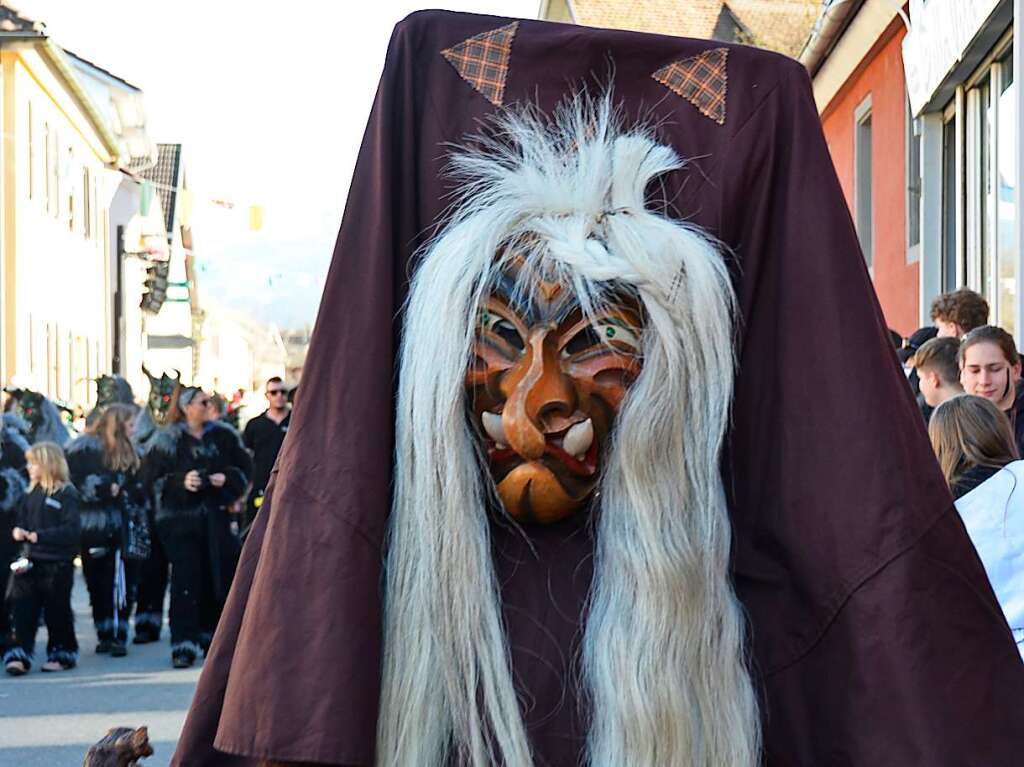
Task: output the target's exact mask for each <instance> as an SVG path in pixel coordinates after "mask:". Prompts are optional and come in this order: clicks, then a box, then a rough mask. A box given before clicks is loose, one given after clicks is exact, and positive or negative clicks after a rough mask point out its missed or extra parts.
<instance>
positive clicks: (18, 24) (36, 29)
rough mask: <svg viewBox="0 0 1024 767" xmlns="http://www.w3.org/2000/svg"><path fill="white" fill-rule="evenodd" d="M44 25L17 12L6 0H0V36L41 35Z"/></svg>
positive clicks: (43, 32) (44, 32)
mask: <svg viewBox="0 0 1024 767" xmlns="http://www.w3.org/2000/svg"><path fill="white" fill-rule="evenodd" d="M45 34H46V25H45V24H43V23H41V22H38V21H32V19H29V18H27V17H25V16H22V15H21V14H20V13H18V9H17V8H14V7H13V6H12V5H11V4H10V3H8V2H7V1H6V0H0V37H20V36H23V35H24V36H26V37H43V36H45Z"/></svg>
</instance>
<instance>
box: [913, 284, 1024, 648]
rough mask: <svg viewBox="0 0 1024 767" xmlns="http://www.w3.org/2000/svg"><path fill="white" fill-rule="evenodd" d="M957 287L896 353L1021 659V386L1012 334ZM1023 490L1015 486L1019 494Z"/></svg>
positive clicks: (1023, 546)
mask: <svg viewBox="0 0 1024 767" xmlns="http://www.w3.org/2000/svg"><path fill="white" fill-rule="evenodd" d="M988 315H989V307H988V303H987V302H986V301H985V299H984V298H983V297H982V296H981V295H979V294H978V293H975V292H974V291H972V290H968V289H966V288H961V289H960V290H956V291H953V292H950V293H945V294H943V295H941V296H939V297H938V298H937V299H935V301H934V302H933V304H932V307H931V319H932V321H933V322H934V325H933V326H932V327H927V328H920V329H919V330H917V331H916V332H914V333H913V334H912V335H911V336H910V338H909V339H907V340H906V341H905V342H903V344H902V347H901V348H900V349H899V351H898V355H899V357H900V359H901V361H902V362H903V363H904V366H905V370H906V372H907V374H908V380H909V382H910V385H911V387H912V389H913V390H914V392H915V394H916V396H917V400H918V405H919V407H920V408H921V412H922V415H923V416H924V418H925V421H926V422H927V424H928V436H929V438H930V440H931V444H932V448H933V450H934V451H935V457H936V459H937V461H938V464H939V468H940V469H941V471H942V475H943V477H944V478H945V480H946V483H947V484H948V485H949V489H950V492H951V494H952V495H953V498H954V499H955V500H956V506H957V509H958V511H959V512H960V515H961V517H962V519H963V521H964V525H965V527H966V529H967V531H968V533H969V534H970V536H971V539H972V541H973V542H974V544H975V547H976V549H977V550H978V554H979V556H980V558H981V560H982V563H983V564H984V566H985V569H986V572H987V573H988V575H989V580H990V581H991V583H992V586H993V589H994V591H995V593H996V596H997V597H998V598H999V601H1000V603H1001V604H1002V606H1003V610H1004V613H1005V614H1006V618H1007V620H1008V623H1009V626H1010V628H1011V629H1012V631H1013V633H1014V637H1015V639H1016V641H1017V643H1018V648H1019V649H1020V650H1021V653H1022V655H1024V593H1020V592H1021V587H1020V584H1019V577H1018V576H1017V574H1016V570H1017V567H1016V565H1015V563H1016V562H1018V561H1019V560H1020V558H1021V557H1022V556H1024V492H1018V491H1017V486H1018V485H1019V484H1021V483H1019V482H1018V481H1017V480H1018V478H1024V461H1022V460H1021V457H1022V456H1024V381H1022V380H1021V358H1020V354H1019V352H1018V350H1017V346H1016V344H1015V343H1014V340H1013V336H1012V335H1010V334H1009V333H1008V332H1006V330H1004V329H1002V328H1000V327H996V326H994V325H989V324H988ZM1022 491H1024V488H1022Z"/></svg>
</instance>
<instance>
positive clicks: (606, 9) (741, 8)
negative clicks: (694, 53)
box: [542, 0, 821, 57]
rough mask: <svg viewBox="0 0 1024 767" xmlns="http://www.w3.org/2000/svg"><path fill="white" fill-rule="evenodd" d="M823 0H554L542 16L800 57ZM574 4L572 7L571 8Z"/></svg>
mask: <svg viewBox="0 0 1024 767" xmlns="http://www.w3.org/2000/svg"><path fill="white" fill-rule="evenodd" d="M820 5H821V0H685V1H683V2H681V1H680V0H644V2H622V0H572V3H571V4H569V3H567V0H551V2H548V3H545V4H544V6H543V7H542V17H543V18H549V19H552V20H564V19H566V18H569V14H571V17H572V18H573V19H574V20H575V22H576V23H577V24H582V25H584V26H588V27H604V28H610V29H632V30H635V31H637V32H656V33H659V34H664V35H675V36H676V37H693V38H698V39H705V40H722V41H725V42H738V43H745V44H748V45H756V46H758V47H761V48H769V49H771V50H774V51H778V52H780V53H785V54H786V55H788V56H794V57H795V56H797V55H798V54H799V53H800V49H801V47H802V46H803V43H804V41H805V40H806V39H807V36H808V35H809V34H810V31H811V28H812V27H813V26H814V22H815V20H816V19H817V16H818V9H819V7H820ZM570 9H571V10H570Z"/></svg>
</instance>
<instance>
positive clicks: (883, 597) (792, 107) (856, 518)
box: [174, 11, 1024, 767]
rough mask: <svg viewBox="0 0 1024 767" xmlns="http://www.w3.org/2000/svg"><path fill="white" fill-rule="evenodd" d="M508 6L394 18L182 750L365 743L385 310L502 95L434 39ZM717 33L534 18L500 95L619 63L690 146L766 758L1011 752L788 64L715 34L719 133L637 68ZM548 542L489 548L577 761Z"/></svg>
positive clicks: (481, 26) (550, 743)
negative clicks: (732, 381) (723, 294)
mask: <svg viewBox="0 0 1024 767" xmlns="http://www.w3.org/2000/svg"><path fill="white" fill-rule="evenodd" d="M507 23H509V20H507V19H498V18H494V17H487V16H473V15H463V14H452V13H443V12H435V11H431V12H422V13H417V14H414V15H413V16H410V17H409V18H407V19H406V20H404V21H403V22H401V23H400V24H399V25H398V26H397V27H396V29H395V33H394V36H393V37H392V41H391V45H390V48H389V50H388V56H387V60H386V63H385V67H384V74H383V77H382V79H381V84H380V88H379V90H378V93H377V97H376V100H375V102H374V105H373V110H372V112H371V115H370V120H369V124H368V126H367V129H366V134H365V136H364V139H363V145H362V149H361V152H360V156H359V161H358V164H357V167H356V171H355V176H354V178H353V182H352V187H351V191H350V193H349V199H348V204H347V207H346V211H345V217H344V221H343V224H342V227H341V232H340V235H339V238H338V244H337V248H336V250H335V254H334V261H333V263H332V266H331V270H330V274H329V276H328V280H327V286H326V289H325V292H324V297H323V302H322V305H321V309H320V314H319V317H318V320H317V326H316V330H315V332H314V336H313V342H312V346H311V348H310V352H309V355H308V361H307V363H306V369H305V371H304V374H303V381H302V389H301V391H300V393H299V401H298V404H297V407H296V411H295V414H294V416H293V418H292V427H291V429H290V431H289V435H288V437H287V440H286V441H285V445H284V448H283V450H282V454H281V456H280V458H279V460H278V466H277V469H276V477H275V478H274V480H273V481H272V483H271V490H270V491H269V492H268V498H267V501H266V502H265V504H264V507H263V509H264V510H263V512H262V513H261V514H260V517H259V519H258V521H257V524H256V526H255V528H254V530H253V533H252V535H251V536H250V538H249V540H248V542H247V544H246V546H245V550H244V552H243V555H242V561H241V564H240V566H239V570H238V574H237V576H236V580H235V585H234V588H233V590H232V594H231V597H230V599H229V602H228V605H227V608H226V609H225V611H224V615H223V618H222V621H221V625H220V626H219V628H218V631H217V635H216V638H215V640H214V644H213V648H212V652H211V654H210V657H209V658H208V659H207V661H206V665H205V668H204V669H203V674H202V677H201V679H200V683H199V688H198V690H197V692H196V697H195V700H194V702H193V706H192V710H191V712H190V714H189V717H188V721H187V723H186V727H185V731H184V733H183V735H182V738H181V741H180V743H179V747H178V751H177V754H176V756H175V761H174V764H176V765H181V766H182V767H185V766H186V765H187V766H188V767H205V766H206V765H239V767H241V766H242V765H254V764H256V762H257V760H258V758H274V759H278V760H284V761H296V762H299V761H308V762H315V763H323V764H333V765H371V764H372V763H373V758H374V730H375V724H376V713H377V704H378V688H379V671H378V667H379V661H380V625H381V615H380V611H381V593H380V580H381V564H382V557H383V552H382V540H383V534H384V529H385V524H386V518H387V513H388V508H389V503H390V481H391V464H392V456H391V453H392V437H393V386H394V378H395V375H396V372H397V371H396V367H395V352H396V349H397V345H398V332H399V328H400V320H399V317H398V314H399V310H400V307H401V303H402V300H403V299H404V297H405V292H406V286H407V281H408V277H409V274H410V270H411V268H412V266H413V264H412V259H413V254H414V252H415V250H416V248H417V247H418V246H419V245H420V244H422V242H423V241H424V238H425V237H426V236H428V235H429V234H430V232H431V231H433V228H434V227H435V226H436V225H437V224H438V223H439V222H440V221H441V215H442V212H443V209H444V206H445V204H446V197H445V195H446V193H447V191H448V188H447V186H446V182H445V180H444V178H443V177H442V175H441V167H442V165H443V162H444V154H445V152H446V145H447V144H448V143H449V142H457V141H458V140H459V139H460V137H462V136H464V135H466V134H467V133H470V132H473V131H475V130H477V129H478V122H477V121H478V120H479V119H480V118H483V117H486V116H487V115H489V114H492V113H493V112H494V110H495V107H493V106H492V105H491V104H490V103H489V102H488V101H487V100H486V99H485V98H484V97H483V96H481V95H480V94H479V93H478V92H476V91H475V90H473V89H472V88H471V87H470V86H469V85H468V84H467V83H466V82H465V81H464V80H462V79H461V78H460V76H459V74H458V73H457V72H456V70H455V68H454V67H453V66H452V65H451V64H450V63H449V62H448V61H447V60H446V59H445V58H444V57H443V56H442V55H441V51H442V50H444V49H446V48H449V47H451V46H453V45H457V44H458V43H460V42H462V41H463V40H466V39H467V38H469V37H471V36H473V35H476V34H479V33H482V32H487V31H489V30H493V29H497V28H499V27H501V26H503V25H505V24H507ZM720 47H723V45H722V44H720V43H713V42H709V41H697V40H687V39H680V38H672V37H665V36H658V35H642V34H637V33H629V32H614V31H605V30H594V29H587V28H583V27H575V26H568V25H560V24H550V23H543V22H531V21H523V22H521V23H520V25H519V27H518V30H517V31H516V35H515V39H514V41H513V43H512V52H511V61H510V67H509V74H508V81H507V84H506V91H505V103H506V104H511V103H514V102H517V101H527V100H529V101H532V102H535V103H537V104H539V106H540V107H541V108H542V109H544V110H548V111H550V110H551V108H552V107H553V106H554V105H555V104H556V103H558V101H560V100H561V99H562V98H564V96H565V95H566V94H568V93H570V92H572V90H573V89H575V88H578V87H580V86H582V85H586V86H588V87H592V88H593V87H596V86H595V84H605V83H608V82H610V83H611V84H612V85H613V86H614V92H615V95H616V98H617V99H618V100H620V101H621V102H622V105H623V109H624V113H625V114H626V115H627V117H629V118H644V119H646V120H647V121H648V122H651V123H653V124H656V125H657V126H658V128H657V132H658V135H659V137H660V139H661V140H663V141H665V142H667V143H670V144H671V145H672V146H674V147H675V149H676V150H677V151H678V152H679V153H680V154H681V155H682V156H683V157H688V158H692V161H691V162H690V164H689V165H688V166H687V168H686V169H684V170H682V171H680V172H678V173H676V174H674V175H673V176H671V177H670V178H667V179H665V182H664V188H663V189H659V190H655V191H656V192H657V194H656V197H661V196H664V198H665V199H666V200H667V201H668V211H669V212H670V213H671V214H672V215H675V216H677V217H680V218H685V219H687V220H690V221H693V222H695V223H697V224H700V225H701V226H703V227H705V228H706V229H708V230H709V231H710V232H711V233H712V234H714V235H716V236H718V237H719V238H720V239H721V240H722V241H723V242H724V243H725V244H726V245H727V246H728V247H729V248H730V249H731V255H730V258H731V259H732V266H733V274H734V277H735V283H736V289H737V293H738V295H739V300H740V307H741V312H742V325H741V330H740V334H739V339H738V348H737V351H738V354H739V360H740V368H739V375H738V378H737V382H736V395H735V402H734V411H733V412H734V415H733V428H732V431H731V435H730V438H729V444H728V449H727V452H726V454H725V455H724V456H723V464H722V465H723V476H724V478H725V482H726V489H727V493H728V495H729V501H730V512H731V515H732V519H733V523H734V529H735V542H734V560H735V563H734V572H735V581H736V586H737V590H738V592H739V595H740V597H741V599H742V600H743V602H744V604H745V606H746V608H747V611H748V614H749V617H750V634H751V646H752V650H753V652H752V656H753V661H752V663H753V667H754V672H755V678H756V681H757V683H758V685H759V688H760V690H761V692H762V695H763V700H762V712H763V717H764V722H765V753H766V763H767V764H768V765H770V767H793V766H799V767H821V765H871V767H906V765H917V764H927V765H938V766H943V765H949V767H953V765H964V764H979V765H981V764H984V765H1009V764H1012V763H1014V762H1015V760H1016V759H1017V758H1018V757H1019V755H1020V753H1022V750H1021V746H1022V740H1024V707H1022V706H1021V705H1020V701H1021V700H1024V666H1022V664H1021V662H1020V659H1019V656H1018V654H1017V651H1016V649H1015V647H1014V645H1013V641H1012V638H1011V636H1010V634H1009V630H1008V628H1007V626H1006V624H1005V621H1004V619H1003V617H1002V613H1001V611H1000V609H999V606H998V604H997V603H996V601H995V599H994V597H993V595H992V592H991V588H990V587H989V585H988V582H987V580H986V578H985V574H984V571H983V569H982V567H981V565H980V563H979V561H978V559H977V556H976V554H975V552H974V549H973V547H972V546H971V544H970V542H969V540H968V539H967V537H966V534H965V533H964V531H963V528H962V525H961V524H960V522H959V518H958V517H957V515H956V513H955V511H954V509H953V506H952V502H951V500H950V497H949V494H948V492H947V490H946V488H945V486H944V484H943V481H942V477H941V476H940V474H939V472H938V469H937V468H936V466H935V463H934V459H933V458H932V455H931V451H930V448H929V446H928V443H927V439H926V436H925V433H924V430H923V428H922V425H921V423H920V417H919V415H918V414H917V412H916V410H915V408H914V405H913V402H912V399H911V397H910V394H909V391H908V389H907V386H906V382H905V380H904V379H903V377H902V374H901V372H900V370H899V368H898V366H897V362H896V360H895V357H894V355H893V353H892V351H891V348H890V346H889V341H888V336H887V334H886V332H885V326H884V323H883V321H882V317H881V313H880V311H879V308H878V305H877V302H876V300H875V297H874V293H873V291H872V289H871V284H870V280H869V277H868V274H867V271H866V269H865V266H864V262H863V258H862V256H861V254H860V250H859V248H858V245H857V239H856V236H855V233H854V230H853V226H852V224H851V221H850V217H849V214H848V212H847V209H846V205H845V202H844V200H843V197H842V194H841V192H840V188H839V185H838V182H837V180H836V177H835V172H834V170H833V167H832V164H831V160H830V157H829V154H828V150H827V147H826V145H825V142H824V139H823V137H822V133H821V128H820V123H819V120H818V116H817V113H816V110H815V107H814V103H813V98H812V95H811V90H810V85H809V81H808V78H807V74H806V72H805V71H804V70H803V68H802V67H801V66H800V65H799V64H797V63H796V62H794V61H792V60H790V59H787V58H785V57H782V56H779V55H776V54H772V53H768V52H765V51H760V50H756V49H752V48H746V47H743V46H731V45H730V46H724V47H727V48H728V50H729V53H728V58H727V70H728V82H727V99H726V115H725V120H724V123H723V124H721V125H720V124H718V122H716V121H715V120H712V119H709V118H708V117H705V116H704V115H702V114H701V113H700V112H699V111H698V110H697V109H696V108H695V107H694V106H693V105H691V104H690V103H688V102H687V101H686V100H684V99H683V98H681V97H680V96H678V95H676V94H675V93H673V92H671V91H669V90H668V89H667V88H666V87H665V86H664V85H662V84H660V83H659V82H657V81H656V80H655V79H654V78H653V77H652V74H653V73H654V72H656V71H658V70H659V69H661V68H663V67H665V66H666V65H668V64H671V63H672V62H674V61H679V60H682V59H685V58H687V57H690V56H694V55H697V54H699V53H701V52H702V51H706V50H708V49H711V48H720ZM893 172H902V171H901V170H900V169H895V170H894V171H893ZM438 311H444V307H438ZM453 321H454V322H458V321H461V320H460V318H457V317H453ZM536 539H537V543H538V545H537V547H536V554H535V555H534V554H533V553H531V552H529V550H527V549H522V550H520V549H517V548H516V547H517V546H519V545H521V544H517V543H516V540H517V539H515V537H514V536H507V535H502V534H501V533H500V531H499V532H497V533H496V536H495V548H496V555H495V556H496V562H497V566H498V569H499V573H500V574H501V577H502V584H503V586H502V589H503V590H502V594H503V598H504V599H505V602H506V610H505V616H506V621H507V623H508V632H509V636H510V646H511V648H512V659H513V665H514V666H515V670H516V674H517V676H518V681H519V684H520V686H521V688H522V690H523V692H524V694H528V695H529V696H530V697H532V698H533V699H534V700H535V701H537V705H536V706H535V707H534V709H531V711H529V712H527V713H526V718H527V725H528V728H529V733H530V737H531V739H532V741H533V744H534V748H535V760H536V763H537V764H538V765H541V764H544V765H571V764H576V763H578V761H579V760H580V754H581V747H582V743H583V738H584V737H585V732H586V722H585V721H583V720H584V719H585V714H584V713H581V712H580V710H579V708H578V707H577V701H576V700H573V699H572V696H571V695H570V696H568V699H566V700H564V701H560V700H559V698H558V696H559V694H560V692H561V690H562V688H563V686H565V685H566V684H568V685H570V686H571V685H572V684H573V683H574V680H573V674H574V671H573V669H572V667H571V660H567V659H566V655H567V654H569V655H571V652H568V651H567V648H571V647H573V643H574V642H575V641H576V640H577V639H578V632H579V625H580V621H581V612H582V610H583V605H584V600H585V597H586V592H587V589H588V588H589V583H590V571H589V559H590V554H591V552H592V541H591V540H590V538H589V536H588V535H587V534H586V533H585V531H581V530H580V529H577V528H574V527H573V526H572V525H569V526H567V527H562V528H556V529H553V530H546V531H543V532H540V533H537V534H536ZM528 556H536V557H537V559H536V561H534V562H533V563H532V566H530V567H513V566H509V565H508V564H507V563H509V562H521V561H522V560H523V558H524V557H528ZM550 583H555V584H556V585H555V587H554V588H551V587H550V586H549V584H550ZM232 755H235V756H232Z"/></svg>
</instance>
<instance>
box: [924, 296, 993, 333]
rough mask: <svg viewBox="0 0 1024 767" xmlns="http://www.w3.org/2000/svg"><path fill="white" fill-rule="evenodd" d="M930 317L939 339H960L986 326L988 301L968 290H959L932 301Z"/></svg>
mask: <svg viewBox="0 0 1024 767" xmlns="http://www.w3.org/2000/svg"><path fill="white" fill-rule="evenodd" d="M931 317H932V322H934V323H935V327H936V328H938V331H939V333H938V337H939V338H946V337H949V338H962V337H963V336H964V335H965V334H967V333H970V332H971V331H972V330H974V329H975V328H979V327H981V326H982V325H986V324H988V301H986V300H985V299H984V298H983V297H982V296H981V295H980V294H978V293H975V292H974V291H973V290H971V289H970V288H960V289H959V290H953V291H950V292H949V293H943V294H942V295H941V296H938V297H937V298H936V299H935V300H934V301H932V312H931Z"/></svg>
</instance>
